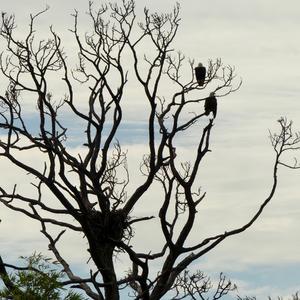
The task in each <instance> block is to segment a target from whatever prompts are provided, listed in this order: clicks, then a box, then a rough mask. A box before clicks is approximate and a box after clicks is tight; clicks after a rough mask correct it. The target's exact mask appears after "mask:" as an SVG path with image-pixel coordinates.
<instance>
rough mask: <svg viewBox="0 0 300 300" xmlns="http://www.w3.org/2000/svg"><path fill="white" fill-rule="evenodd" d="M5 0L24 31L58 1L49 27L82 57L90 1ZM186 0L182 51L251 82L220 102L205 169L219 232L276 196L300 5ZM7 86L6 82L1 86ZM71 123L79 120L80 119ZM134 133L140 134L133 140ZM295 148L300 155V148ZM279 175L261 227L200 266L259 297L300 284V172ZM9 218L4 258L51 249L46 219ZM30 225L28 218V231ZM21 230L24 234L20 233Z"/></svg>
mask: <svg viewBox="0 0 300 300" xmlns="http://www.w3.org/2000/svg"><path fill="white" fill-rule="evenodd" d="M0 1H1V5H0V9H1V10H3V11H6V12H9V13H14V14H15V15H16V21H17V24H18V33H19V34H20V35H22V33H23V32H26V30H27V29H28V27H27V25H28V16H29V13H30V12H37V11H39V10H41V9H43V8H44V7H45V6H46V4H48V5H49V6H50V11H49V12H47V14H46V15H44V16H43V17H42V18H41V19H40V21H39V25H40V28H39V31H40V32H42V33H43V32H46V31H47V29H48V27H49V25H52V24H53V25H54V29H55V31H56V32H57V33H58V34H60V35H61V36H62V37H63V38H64V41H63V43H64V44H65V49H66V51H67V53H68V51H69V53H70V54H69V55H72V49H68V46H69V45H70V44H72V41H71V40H70V38H71V34H70V33H69V32H68V29H69V28H70V27H71V24H72V17H71V16H70V14H71V13H72V12H73V9H74V8H76V9H78V11H79V12H80V15H81V16H82V17H81V19H80V20H81V21H82V23H81V24H80V27H81V29H82V30H83V32H84V31H89V28H88V24H87V23H86V17H85V16H84V13H85V11H86V10H87V1H83V0H82V1H80V3H75V2H74V1H70V0H64V1H61V0H60V1H58V0H49V1H44V0H27V1H26V0H24V1H18V0H10V1H4V0H0ZM94 2H95V4H97V3H98V2H97V1H96V0H95V1H94ZM179 2H180V1H179ZM174 4H175V2H174V1H170V0H167V1H156V0H151V1H150V0H148V1H146V0H141V1H139V0H137V11H138V17H139V18H142V10H143V7H144V6H147V7H149V8H150V9H151V10H157V11H158V12H164V11H165V12H167V11H169V10H170V9H171V8H172V7H173V5H174ZM180 4H181V19H182V20H181V26H180V30H179V32H178V36H177V39H176V42H175V47H176V48H177V50H181V51H182V52H183V53H184V54H185V55H186V56H187V57H190V58H194V59H195V60H196V61H202V62H203V63H204V64H205V63H207V61H208V60H209V59H216V58H221V59H222V61H223V63H224V64H225V65H227V64H229V65H234V66H235V68H236V72H237V74H238V76H239V77H241V78H242V79H243V85H242V87H241V89H240V90H239V91H237V92H236V93H234V94H231V95H229V96H228V97H225V98H222V99H220V101H219V107H218V116H217V119H216V120H215V126H214V128H213V133H212V144H211V148H212V152H211V153H209V157H208V158H207V160H206V161H205V164H204V165H203V169H202V170H201V171H200V178H201V182H199V185H201V187H202V188H203V189H204V190H205V191H206V192H207V199H206V201H207V202H206V204H205V207H204V208H203V209H204V212H203V215H201V220H199V223H198V225H199V228H201V230H203V231H202V232H203V233H211V232H219V231H220V230H221V231H222V228H223V230H224V228H232V227H234V226H237V225H240V224H242V223H243V221H245V220H247V219H248V218H249V217H251V215H252V214H253V212H254V211H255V209H256V208H257V207H258V206H259V204H260V203H261V202H262V201H263V200H264V198H265V197H266V195H268V192H269V190H270V184H271V176H272V173H271V172H272V169H271V168H272V162H273V159H274V155H273V152H272V147H271V146H270V143H269V140H268V129H269V128H272V130H273V129H276V126H277V125H276V120H278V119H279V117H281V116H286V117H287V118H288V119H292V120H293V121H294V126H295V128H296V129H297V128H298V129H299V130H300V84H299V83H300V39H299V32H300V2H299V0H288V1H278V0H229V1H228V0H226V1H224V0H210V1H203V0H199V1H187V0H186V1H181V2H180ZM0 43H2V42H0ZM73 54H74V53H73ZM3 85H4V84H3V83H0V88H1V89H2V90H1V91H0V93H3V88H4V86H3ZM54 85H55V83H54ZM208 93H209V91H207V94H208ZM138 101H139V102H138ZM140 101H141V100H140V99H132V102H130V105H131V107H129V108H128V114H127V116H128V118H127V120H126V122H127V123H126V126H124V128H123V134H122V137H123V138H122V142H123V143H124V145H125V147H126V148H127V149H128V151H129V153H133V155H132V156H130V154H129V159H130V163H131V165H132V166H133V167H132V169H133V168H134V166H137V164H136V157H141V156H142V154H143V151H144V148H143V143H144V142H145V132H144V131H143V122H145V120H143V119H142V117H140V118H138V117H137V116H139V115H140V116H143V114H142V111H139V110H140V109H141V110H142V109H143V107H142V105H141V102H140ZM139 112H141V114H139ZM66 121H67V122H70V123H69V124H72V120H66ZM141 124H142V125H141ZM76 125H77V124H74V126H75V127H76ZM72 126H73V124H72ZM129 132H130V133H131V135H130V136H131V137H130V138H128V139H126V138H125V137H126V136H127V134H128V133H129ZM133 132H134V134H132V133H133ZM73 138H74V143H73V144H72V146H74V147H79V146H80V145H76V136H75V137H73ZM183 142H184V143H181V144H179V146H178V149H179V150H178V151H181V153H182V155H183V157H187V158H188V157H189V156H190V153H192V151H193V145H194V144H193V136H187V137H186V138H185V140H184V141H183ZM74 151H75V152H76V149H74ZM295 155H298V158H299V159H300V153H298V154H296V153H295ZM28 159H32V157H28ZM129 165H130V164H129ZM0 168H1V170H5V172H3V171H2V172H1V175H0V178H1V182H3V183H4V184H9V183H10V182H16V183H18V184H20V185H21V186H23V185H24V187H25V186H26V180H27V178H26V177H24V176H21V174H20V176H19V173H16V170H15V169H14V168H11V167H10V165H9V164H8V163H7V162H4V161H2V160H0ZM279 180H280V184H279V188H278V191H277V193H276V196H275V197H274V199H273V201H272V202H271V203H270V205H269V206H268V207H267V209H266V211H265V212H264V214H263V215H262V217H261V218H260V219H259V220H258V221H257V222H256V223H255V224H254V226H253V227H251V229H249V230H248V231H247V232H245V233H243V234H241V235H240V236H237V237H233V238H231V239H228V240H226V241H225V242H224V243H223V244H222V245H221V246H219V247H218V248H217V249H215V250H213V251H212V252H211V253H209V254H208V255H207V256H205V257H204V258H203V259H201V260H199V261H198V263H197V265H195V266H193V268H200V269H201V270H203V271H205V272H207V273H208V274H209V275H211V276H212V277H216V276H217V274H218V273H219V272H225V273H226V274H227V275H228V277H230V278H231V279H232V281H235V282H237V283H238V286H239V292H240V294H241V295H245V294H247V295H250V296H251V295H256V296H257V297H258V299H266V297H267V296H268V295H271V296H276V295H281V296H286V295H291V294H292V293H294V292H296V291H297V290H300V279H299V278H300V253H299V249H300V239H299V230H300V171H291V170H285V169H280V171H279ZM150 207H151V205H150V206H148V205H147V203H146V204H145V206H144V207H143V208H142V209H144V210H145V212H147V210H149V209H150ZM0 218H1V219H2V223H1V225H0V240H1V255H2V256H3V257H4V258H6V257H8V258H9V259H10V260H14V259H15V258H16V257H17V256H18V255H20V254H26V255H28V254H30V251H32V249H38V250H40V251H43V252H46V245H45V243H44V244H43V239H41V238H40V236H39V228H37V226H34V225H32V223H30V222H28V221H24V219H23V218H22V217H19V215H16V214H11V213H9V212H7V211H6V210H1V211H0ZM20 222H26V223H24V225H23V226H22V229H21V230H20V229H19V228H18V226H19V224H20ZM27 224H28V226H27ZM11 230H13V232H15V233H16V237H11V235H10V234H9V232H11ZM199 230H200V229H199ZM144 234H145V232H144V231H142V232H140V233H137V238H138V236H140V237H141V239H140V242H141V243H144V240H142V237H143V236H144ZM147 234H150V233H149V232H148V233H147ZM153 234H154V235H155V233H153ZM195 238H196V236H195ZM76 242H77V240H76ZM138 243H139V242H137V244H138ZM68 245H69V246H70V248H69V250H68V249H66V253H69V254H70V255H72V257H73V261H74V263H77V264H78V265H80V259H81V257H80V256H79V255H78V256H76V255H75V254H74V251H72V250H71V249H73V247H75V240H70V242H69V244H68ZM20 247H22V250H21V251H20ZM83 247H84V245H83ZM68 251H69V252H68Z"/></svg>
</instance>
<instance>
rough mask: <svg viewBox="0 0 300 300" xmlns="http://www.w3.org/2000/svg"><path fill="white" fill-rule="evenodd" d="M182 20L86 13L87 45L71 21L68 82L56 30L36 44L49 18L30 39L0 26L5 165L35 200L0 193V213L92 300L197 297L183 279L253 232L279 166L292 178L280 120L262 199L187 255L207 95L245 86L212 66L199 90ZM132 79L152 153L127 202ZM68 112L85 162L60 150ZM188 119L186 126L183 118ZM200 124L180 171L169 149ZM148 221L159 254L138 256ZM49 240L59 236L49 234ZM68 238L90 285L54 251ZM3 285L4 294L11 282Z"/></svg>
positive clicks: (126, 11) (287, 127) (227, 69)
mask: <svg viewBox="0 0 300 300" xmlns="http://www.w3.org/2000/svg"><path fill="white" fill-rule="evenodd" d="M179 10H180V9H179V5H177V6H175V8H174V10H173V11H172V12H171V13H169V14H157V13H150V12H149V11H148V10H147V9H145V10H144V17H145V18H144V21H143V23H138V22H137V21H136V15H135V4H134V2H133V1H125V0H124V1H122V4H121V5H120V6H119V5H116V4H108V5H103V6H101V7H100V9H99V10H96V11H95V10H94V9H93V6H92V4H91V3H90V5H89V11H88V14H89V17H90V18H91V21H92V25H93V28H92V33H90V34H88V33H86V34H85V35H84V36H83V37H82V36H81V34H80V33H79V28H78V13H77V12H76V11H75V13H74V15H73V16H74V27H73V29H72V32H73V34H74V37H75V40H76V43H77V46H78V59H79V60H78V66H77V68H76V69H74V70H71V69H70V66H69V63H68V59H67V56H66V54H65V52H64V50H63V48H62V41H61V38H60V37H59V36H58V35H57V34H56V32H55V31H54V30H53V28H52V27H50V33H51V38H49V39H47V40H41V41H38V40H37V39H36V37H35V21H36V19H37V18H38V17H39V16H40V15H41V14H42V13H44V12H41V13H38V14H36V15H32V16H31V18H30V26H29V32H28V33H27V35H26V36H25V38H24V39H23V40H19V39H17V38H16V37H15V27H16V26H15V19H14V17H13V16H8V15H7V14H4V13H3V14H2V25H1V36H2V37H3V38H4V40H5V41H6V46H7V50H6V51H5V52H4V53H2V55H1V71H2V74H3V75H4V76H5V77H6V78H7V80H8V81H9V85H8V88H7V90H6V92H5V93H4V94H3V95H1V96H0V99H1V112H0V115H1V123H0V128H1V137H2V138H1V141H0V148H1V153H0V156H2V157H4V158H6V159H8V160H9V161H10V162H11V163H12V164H14V165H15V166H17V167H19V168H20V169H22V170H24V171H26V172H27V173H29V174H31V175H33V176H34V178H35V179H34V180H33V185H34V186H35V189H36V195H32V196H30V197H28V196H27V195H24V194H22V191H20V190H19V189H18V186H17V185H15V186H14V188H13V190H12V191H8V190H5V189H4V188H0V201H1V203H2V204H4V205H5V206H6V207H8V208H9V209H11V210H14V211H17V212H20V213H22V214H25V215H26V216H28V217H29V218H31V219H34V220H36V221H37V222H39V223H40V226H41V233H42V234H43V235H44V236H45V237H46V238H47V239H48V242H49V249H50V250H51V251H52V252H53V254H54V256H55V257H56V259H57V260H58V261H59V263H60V264H61V265H62V267H63V269H64V271H65V272H66V274H67V276H68V278H69V280H68V281H67V282H64V283H63V284H66V285H67V284H68V285H72V286H73V287H77V288H80V289H82V290H84V291H85V293H86V294H87V295H88V296H89V297H91V298H92V299H110V300H115V299H119V297H120V289H121V288H124V287H126V288H127V289H131V291H132V294H134V297H135V299H152V300H155V299H161V298H162V297H163V296H164V295H166V294H167V293H168V292H170V291H171V292H173V294H174V295H175V296H174V297H177V298H176V299H183V298H184V297H192V295H201V293H202V294H203V295H204V293H205V291H206V289H207V288H208V286H209V282H208V281H205V280H204V283H203V284H202V285H199V284H200V283H199V284H198V285H197V282H198V281H199V280H200V281H201V280H202V279H203V277H201V276H202V275H201V274H202V273H195V274H193V275H191V276H188V273H183V274H184V275H181V274H182V272H186V271H185V270H186V269H187V268H188V267H189V266H190V264H191V263H192V262H194V261H195V260H197V259H198V258H200V257H202V256H203V255H205V254H206V253H207V252H209V251H210V250H211V249H213V248H214V247H216V246H217V245H218V244H220V243H221V242H222V241H224V240H225V239H226V238H227V237H230V236H232V235H236V234H239V233H241V232H243V231H245V230H246V229H247V228H249V227H250V226H251V225H252V224H253V223H254V222H255V220H256V219H257V218H258V217H259V216H260V215H261V213H262V211H263V209H264V207H265V206H266V205H267V204H268V203H269V202H270V200H271V199H272V197H273V195H274V193H275V189H276V186H277V168H278V166H279V165H280V164H282V165H285V166H288V167H291V168H296V167H298V165H297V164H296V165H289V164H288V163H285V162H282V161H281V156H282V154H283V153H285V152H286V151H288V150H292V149H299V141H300V137H299V135H294V134H293V132H292V130H291V123H289V122H287V121H286V120H284V119H280V121H279V123H280V126H281V131H280V133H279V134H278V135H276V134H274V135H271V141H272V146H273V148H274V150H275V151H276V157H275V160H274V168H273V183H272V186H271V191H270V194H269V196H268V197H267V198H266V199H265V200H264V201H262V204H261V206H260V207H259V208H258V210H257V212H256V213H255V214H254V215H253V217H252V218H251V219H250V220H248V221H246V222H245V224H244V225H243V226H241V227H239V228H236V229H234V230H230V231H225V232H222V233H220V234H218V235H215V236H209V237H207V238H205V239H203V240H200V241H198V242H196V243H195V244H194V245H189V244H187V239H188V237H189V236H190V234H191V231H192V229H193V226H194V224H195V220H196V216H197V206H198V205H199V203H200V202H201V201H202V200H203V199H204V197H205V193H201V192H200V191H199V189H198V187H197V186H196V185H197V180H196V176H197V173H198V170H199V168H200V165H201V162H202V160H203V158H204V157H205V155H206V154H207V153H208V152H209V151H210V148H209V147H210V136H211V133H212V129H213V124H214V119H211V118H209V117H207V116H206V115H205V113H204V110H203V105H202V104H203V103H204V102H203V101H205V99H206V98H207V95H208V93H207V91H206V90H207V89H208V88H211V89H213V90H210V92H215V93H216V96H217V98H220V97H223V96H226V95H228V94H230V93H232V92H234V91H236V90H237V89H238V88H239V86H240V84H241V82H240V81H238V80H235V76H236V75H235V70H234V68H233V67H231V66H224V65H223V64H222V62H221V60H220V59H217V60H216V61H210V62H209V63H208V67H207V76H206V80H205V82H204V85H203V86H199V85H198V83H197V81H196V79H195V78H194V70H193V69H194V62H193V61H189V60H186V58H185V57H184V55H183V54H181V53H180V52H178V53H176V52H174V50H173V42H174V39H175V36H176V33H177V30H178V26H179V23H180V18H179ZM145 45H146V46H145ZM143 47H144V49H145V47H147V49H151V54H150V55H144V53H143V51H144V49H143ZM130 57H131V58H130ZM131 62H132V65H130V63H131ZM185 66H188V68H189V74H190V75H189V77H188V78H187V76H184V78H183V77H182V76H181V74H182V73H181V72H182V69H183V68H184V67H185ZM131 71H132V72H133V73H134V74H135V77H136V81H137V83H138V84H139V86H140V87H141V88H142V91H143V97H144V100H145V107H147V109H148V125H147V133H148V134H147V145H148V153H146V154H145V156H144V159H143V161H142V163H141V168H140V170H141V172H142V174H143V175H144V181H143V183H142V184H140V185H139V186H136V187H135V189H134V191H133V192H132V193H130V194H129V193H128V192H127V188H128V184H129V182H130V178H129V174H130V172H129V170H128V166H127V153H126V151H124V150H123V149H122V147H121V144H120V143H119V142H118V141H117V140H116V134H117V132H118V129H119V128H120V125H121V122H122V121H123V117H122V116H123V115H122V113H123V107H124V103H123V102H124V99H123V98H124V97H125V96H124V94H125V91H126V84H127V82H128V78H129V75H128V74H129V73H128V72H131ZM53 73H55V74H60V76H62V81H63V83H64V84H65V88H66V94H65V96H64V97H63V99H62V100H61V101H55V100H54V98H56V99H57V96H56V95H55V94H54V93H53V90H52V89H51V83H52V82H51V80H52V79H51V76H53V75H51V74H53ZM61 74H62V75H61ZM55 76H56V75H55ZM132 80H133V79H132ZM78 82H80V83H81V88H83V89H84V88H86V93H88V95H87V96H86V107H84V108H82V106H80V105H78V102H77V101H76V99H77V97H76V91H75V86H76V87H77V86H78ZM163 83H164V84H166V83H167V84H170V83H172V88H173V89H175V92H174V93H172V94H171V95H167V96H165V95H163V94H162V93H161V91H160V90H161V86H162V84H163ZM204 92H205V94H204ZM26 97H27V98H30V99H32V103H34V105H36V111H37V113H36V115H35V117H36V120H37V124H38V125H37V126H36V127H35V128H32V126H29V124H28V122H27V121H26V112H24V106H23V104H22V99H24V98H26ZM66 111H67V112H68V113H72V117H73V118H74V120H75V121H74V122H81V123H83V124H84V125H83V126H84V128H85V133H84V139H85V141H84V146H85V151H82V152H80V153H79V154H78V155H77V154H74V153H73V151H72V149H71V147H70V146H69V145H68V143H67V135H68V129H67V128H66V125H64V120H63V114H64V113H65V112H66ZM190 111H193V114H188V113H187V112H190ZM200 119H201V120H203V122H206V123H205V125H204V126H203V127H202V129H198V130H199V138H198V141H197V147H196V149H195V159H194V160H193V161H192V162H185V163H182V162H181V161H180V157H179V155H178V153H176V139H177V138H178V137H180V136H183V135H184V134H186V133H187V132H188V131H189V130H191V129H192V128H194V127H195V126H197V125H198V123H199V122H198V121H199V120H200ZM203 122H202V124H203ZM35 151H38V152H39V153H40V154H41V155H42V156H43V162H44V163H43V167H42V168H37V167H34V166H32V164H30V163H28V162H26V161H24V160H22V157H21V156H20V153H21V152H22V153H24V152H29V153H35ZM153 184H159V185H160V186H161V189H162V192H163V197H162V199H160V209H159V211H157V215H155V216H150V215H148V216H145V217H140V218H137V217H134V216H133V215H132V211H133V210H134V208H135V206H136V205H137V204H138V203H139V202H140V201H141V199H142V197H144V195H145V194H146V192H147V191H148V190H149V187H151V186H152V185H153ZM45 190H47V191H49V192H51V194H52V195H53V196H54V198H55V199H56V201H57V204H54V203H52V202H51V203H49V202H48V201H47V199H45V197H44V192H45ZM154 217H156V218H158V219H159V222H160V227H161V231H162V236H163V238H164V242H163V245H162V247H161V249H160V250H159V251H157V252H156V251H154V252H153V250H152V249H145V250H144V252H138V251H137V250H135V248H134V246H133V242H132V241H133V240H134V230H137V226H136V225H137V224H139V223H140V222H147V221H148V222H149V224H150V222H152V221H154V220H151V219H153V218H154ZM150 226H151V225H150ZM53 228H56V229H57V231H56V232H57V233H56V234H55V233H54V232H55V230H54V229H53ZM66 230H68V231H75V232H79V233H82V234H83V235H84V237H85V239H86V241H87V243H88V252H89V254H90V257H91V259H92V261H93V263H94V265H95V266H96V268H97V271H96V272H92V271H91V273H90V274H89V275H88V276H87V277H86V278H81V277H79V276H78V275H76V274H74V273H73V271H72V267H71V266H70V265H69V264H68V262H67V258H64V257H62V255H61V252H60V250H59V247H58V241H61V239H62V238H63V235H64V233H65V232H66ZM119 252H123V253H125V254H126V255H127V256H128V260H129V261H131V269H130V271H129V272H128V275H127V276H124V277H120V276H118V274H116V269H115V261H114V256H115V255H117V253H119ZM156 260H158V261H160V262H162V264H161V268H160V270H159V272H158V273H154V272H153V270H151V268H150V266H151V263H152V262H153V261H156ZM7 266H10V265H7V264H4V263H1V270H2V271H1V274H4V273H6V271H5V267H7ZM10 267H11V266H10ZM182 276H183V277H182ZM195 278H197V282H195ZM200 281H199V282H200ZM7 283H8V284H7V287H8V288H9V285H10V282H7ZM201 289H202V290H201ZM217 289H218V290H217V291H216V294H215V298H214V299H218V298H220V297H221V296H222V295H224V294H226V293H227V292H228V291H230V290H232V289H234V285H232V284H231V283H230V282H229V283H228V282H227V281H225V278H224V277H223V275H221V277H220V282H219V287H217ZM197 293H198V294H197ZM176 295H177V296H176ZM174 299H175V298H174Z"/></svg>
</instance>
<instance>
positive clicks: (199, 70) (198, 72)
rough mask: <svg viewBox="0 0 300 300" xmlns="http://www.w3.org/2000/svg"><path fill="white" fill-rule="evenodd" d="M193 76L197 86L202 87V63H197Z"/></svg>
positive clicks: (204, 71)
mask: <svg viewBox="0 0 300 300" xmlns="http://www.w3.org/2000/svg"><path fill="white" fill-rule="evenodd" d="M195 75H196V79H197V82H198V84H199V85H200V86H202V85H203V84H204V80H205V75H206V68H205V67H204V66H203V65H202V63H199V64H198V66H197V67H196V68H195Z"/></svg>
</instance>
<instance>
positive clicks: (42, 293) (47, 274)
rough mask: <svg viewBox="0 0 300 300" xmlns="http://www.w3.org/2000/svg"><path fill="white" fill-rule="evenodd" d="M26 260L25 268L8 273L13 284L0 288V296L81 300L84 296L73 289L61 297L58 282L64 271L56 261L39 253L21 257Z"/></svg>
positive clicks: (21, 298)
mask: <svg viewBox="0 0 300 300" xmlns="http://www.w3.org/2000/svg"><path fill="white" fill-rule="evenodd" d="M21 259H22V260H25V261H26V262H27V267H26V268H20V270H17V271H16V272H15V273H13V274H10V275H9V280H10V281H11V283H12V284H13V286H14V287H13V288H12V289H10V290H9V289H8V288H3V289H2V290H0V297H4V298H9V299H14V300H28V299H31V300H45V299H47V300H60V299H64V300H83V299H84V298H83V297H82V296H81V295H80V294H77V293H74V292H73V291H69V293H68V294H67V295H66V296H65V297H64V298H63V296H62V295H61V293H62V292H63V291H64V290H65V288H63V286H62V285H61V283H60V280H61V279H63V277H64V273H63V272H61V271H59V270H58V269H57V267H56V263H55V262H52V260H51V259H50V258H46V257H44V256H43V255H42V254H40V253H38V254H37V253H34V254H33V255H31V256H29V257H23V256H22V257H21Z"/></svg>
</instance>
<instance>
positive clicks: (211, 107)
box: [204, 92, 217, 118]
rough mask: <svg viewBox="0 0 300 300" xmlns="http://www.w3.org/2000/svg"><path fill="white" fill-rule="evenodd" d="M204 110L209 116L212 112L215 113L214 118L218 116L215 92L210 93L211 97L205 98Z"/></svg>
mask: <svg viewBox="0 0 300 300" xmlns="http://www.w3.org/2000/svg"><path fill="white" fill-rule="evenodd" d="M204 110H205V114H206V115H207V116H208V115H209V114H210V112H212V113H213V115H214V118H215V117H216V116H217V98H216V97H215V93H214V92H212V93H210V94H209V97H208V98H206V99H205V103H204Z"/></svg>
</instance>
